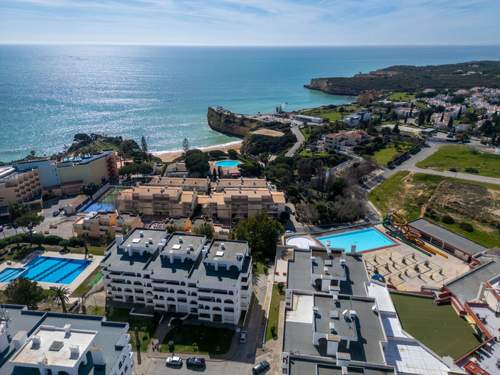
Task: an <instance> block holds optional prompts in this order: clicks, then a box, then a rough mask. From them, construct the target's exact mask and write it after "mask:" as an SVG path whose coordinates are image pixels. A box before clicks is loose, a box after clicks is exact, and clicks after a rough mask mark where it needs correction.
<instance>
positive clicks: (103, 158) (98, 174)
mask: <svg viewBox="0 0 500 375" xmlns="http://www.w3.org/2000/svg"><path fill="white" fill-rule="evenodd" d="M14 168H15V169H16V170H17V171H19V172H26V171H31V170H38V173H39V175H40V182H41V186H42V189H43V191H44V193H51V194H55V195H73V194H78V193H80V192H81V189H82V187H84V186H87V185H89V184H91V183H94V184H96V185H98V186H99V185H102V184H103V183H105V182H109V181H114V180H116V179H117V178H118V168H117V166H116V158H115V155H114V153H113V152H111V151H104V152H101V153H98V154H93V155H82V156H76V157H70V158H65V159H63V160H61V161H55V160H50V159H33V160H26V161H21V162H18V163H16V164H15V165H14Z"/></svg>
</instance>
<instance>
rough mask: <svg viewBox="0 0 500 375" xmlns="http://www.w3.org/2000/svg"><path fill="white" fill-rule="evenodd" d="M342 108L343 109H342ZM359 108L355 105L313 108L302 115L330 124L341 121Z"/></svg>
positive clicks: (304, 111)
mask: <svg viewBox="0 0 500 375" xmlns="http://www.w3.org/2000/svg"><path fill="white" fill-rule="evenodd" d="M340 108H342V109H340ZM358 108H359V107H358V106H357V105H355V104H350V105H343V106H338V107H336V108H326V107H325V108H321V107H319V108H311V109H305V110H303V111H301V112H300V113H301V114H304V115H307V116H317V117H321V118H324V119H325V120H328V121H330V122H335V121H341V120H342V119H343V118H344V116H347V115H348V114H350V113H352V112H354V111H356V110H357V109H358Z"/></svg>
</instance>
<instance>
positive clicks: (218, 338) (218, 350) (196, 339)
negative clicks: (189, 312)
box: [160, 324, 234, 354]
mask: <svg viewBox="0 0 500 375" xmlns="http://www.w3.org/2000/svg"><path fill="white" fill-rule="evenodd" d="M233 335H234V331H233V330H231V329H228V328H215V327H209V326H203V325H191V324H183V325H180V326H177V327H175V328H173V329H172V330H171V331H170V332H169V333H168V334H167V336H166V337H165V340H163V343H162V344H161V346H160V351H162V352H169V351H170V350H169V349H170V348H169V342H170V341H173V344H174V345H173V352H174V353H200V354H224V353H226V352H227V351H228V350H229V348H230V347H231V341H232V339H233Z"/></svg>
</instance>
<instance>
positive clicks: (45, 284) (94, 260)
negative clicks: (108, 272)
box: [0, 251, 104, 293]
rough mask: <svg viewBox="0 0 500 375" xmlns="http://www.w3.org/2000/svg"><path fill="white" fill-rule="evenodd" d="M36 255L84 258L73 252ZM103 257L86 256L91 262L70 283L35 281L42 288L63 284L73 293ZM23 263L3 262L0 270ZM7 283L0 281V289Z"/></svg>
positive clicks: (45, 252)
mask: <svg viewBox="0 0 500 375" xmlns="http://www.w3.org/2000/svg"><path fill="white" fill-rule="evenodd" d="M37 255H40V256H45V257H51V258H62V259H79V260H84V259H85V255H84V254H73V253H67V254H59V253H58V252H56V251H44V252H40V253H38V254H37ZM103 258H104V257H103V256H100V255H93V256H92V258H87V260H89V261H91V263H90V264H89V265H88V266H87V267H86V268H85V269H84V270H83V271H82V272H81V273H80V274H79V275H78V276H77V277H76V278H75V279H74V280H73V281H72V282H71V284H58V283H48V282H44V281H37V283H38V285H40V286H41V287H42V288H44V289H50V288H54V287H59V286H64V287H65V288H68V290H69V292H70V293H73V292H74V291H75V289H76V288H78V287H79V286H80V284H81V283H83V282H84V281H85V279H87V277H89V276H90V274H91V273H92V272H94V271H95V270H96V268H97V267H99V264H101V261H102V259H103ZM24 265H25V263H20V262H10V263H9V264H7V262H3V263H2V264H0V272H2V271H3V270H4V269H5V268H22V267H24ZM7 285H8V282H0V290H3V289H5V287H7Z"/></svg>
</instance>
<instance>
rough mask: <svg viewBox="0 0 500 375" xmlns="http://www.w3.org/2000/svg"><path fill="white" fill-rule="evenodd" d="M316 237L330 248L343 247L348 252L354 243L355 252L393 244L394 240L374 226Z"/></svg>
mask: <svg viewBox="0 0 500 375" xmlns="http://www.w3.org/2000/svg"><path fill="white" fill-rule="evenodd" d="M316 239H317V240H318V241H320V242H321V243H322V244H323V245H324V246H328V247H329V248H331V249H344V251H345V252H350V251H351V247H352V245H356V252H357V253H360V252H363V251H368V250H374V249H379V248H381V247H387V246H392V245H395V242H394V241H392V240H390V239H389V238H387V237H386V236H384V235H383V234H382V233H381V232H379V231H378V230H376V229H375V228H365V229H358V230H353V231H350V232H343V233H338V234H329V235H326V236H321V237H316Z"/></svg>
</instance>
